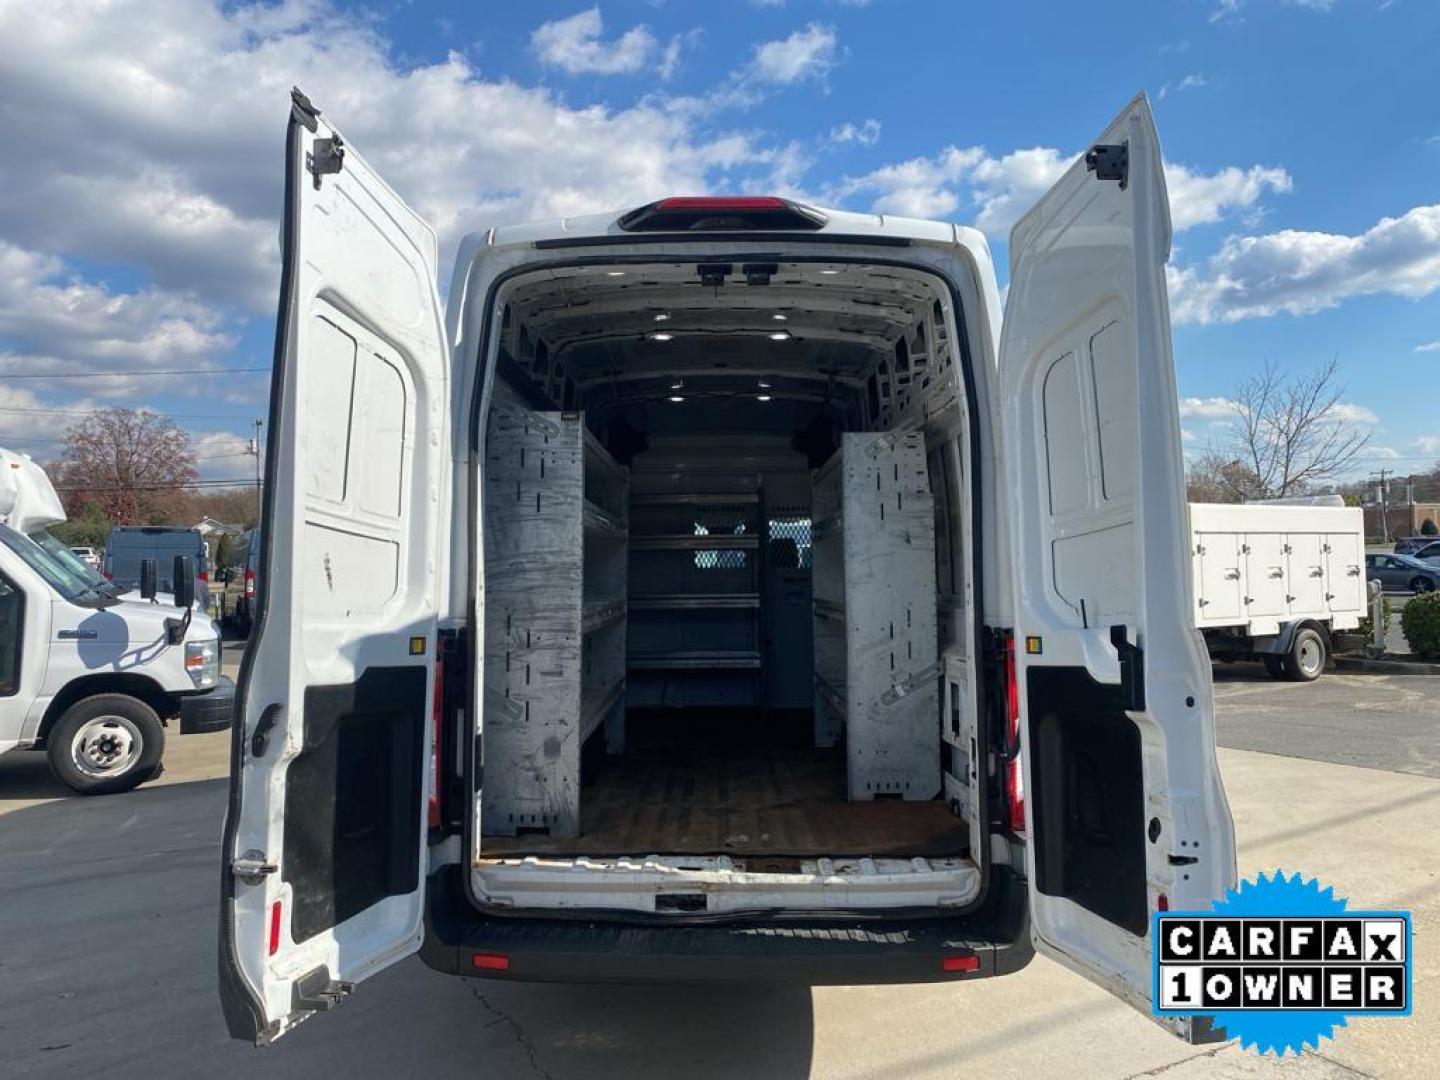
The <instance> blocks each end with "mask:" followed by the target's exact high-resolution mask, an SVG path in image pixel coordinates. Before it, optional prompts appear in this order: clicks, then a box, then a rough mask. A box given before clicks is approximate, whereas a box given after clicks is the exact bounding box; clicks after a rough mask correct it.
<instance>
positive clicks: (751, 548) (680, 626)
mask: <svg viewBox="0 0 1440 1080" xmlns="http://www.w3.org/2000/svg"><path fill="white" fill-rule="evenodd" d="M761 516H762V515H761V501H760V495H759V492H758V491H751V492H724V493H695V492H684V493H682V492H674V493H669V492H654V491H650V492H643V493H642V492H637V493H635V494H633V495H632V496H631V499H630V522H631V526H632V532H631V537H630V545H629V547H630V582H631V584H630V597H629V612H630V617H629V650H630V651H629V655H628V659H627V666H628V668H629V671H630V673H631V679H632V681H633V680H635V679H643V680H646V683H645V685H646V686H647V687H649V688H650V689H651V690H652V691H653V693H652V694H651V695H650V697H651V698H652V699H655V700H664V701H667V702H669V701H679V702H682V703H686V704H702V703H706V701H707V700H710V699H711V698H713V695H715V694H718V695H719V697H718V698H713V700H716V701H717V702H718V701H723V702H725V703H730V704H733V703H735V702H734V700H733V691H734V689H735V679H734V675H735V673H750V675H751V677H750V678H749V679H747V680H745V682H744V683H742V684H741V685H742V686H743V685H748V687H749V689H748V690H746V691H744V693H745V694H748V696H749V703H750V704H752V705H759V704H760V703H761V693H762V687H763V682H762V679H761V650H760V646H761V628H760V577H759V575H760V554H761V550H760V549H761V530H762V521H761ZM727 676H728V682H727ZM657 680H658V681H659V682H658V683H657ZM677 680H678V681H677ZM726 687H728V688H729V690H728V691H727V690H725V688H726ZM707 695H711V697H707Z"/></svg>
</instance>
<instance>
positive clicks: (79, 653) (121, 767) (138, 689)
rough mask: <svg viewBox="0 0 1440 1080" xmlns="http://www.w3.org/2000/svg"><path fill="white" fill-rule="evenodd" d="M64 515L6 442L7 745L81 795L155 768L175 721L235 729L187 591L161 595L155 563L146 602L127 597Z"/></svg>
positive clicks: (0, 701) (214, 633)
mask: <svg viewBox="0 0 1440 1080" xmlns="http://www.w3.org/2000/svg"><path fill="white" fill-rule="evenodd" d="M64 520H65V511H64V509H63V508H62V507H61V505H60V499H59V497H58V496H57V495H56V493H55V488H54V486H53V485H52V484H51V483H50V479H49V477H47V476H46V475H45V472H44V470H42V469H41V468H40V466H39V465H37V464H36V463H35V462H34V461H32V460H31V459H30V458H29V457H28V456H27V455H25V454H20V453H16V452H14V451H10V450H5V449H0V754H6V753H9V752H11V751H16V750H29V749H35V750H44V751H45V752H46V755H47V757H48V759H49V762H50V768H51V771H52V772H53V773H54V774H55V775H56V777H57V778H59V779H60V780H61V781H63V782H64V783H65V784H67V785H69V786H70V787H71V788H73V789H74V790H76V791H78V792H80V793H82V794H86V795H97V794H110V793H114V792H120V791H128V790H130V789H131V788H134V787H135V786H136V785H138V784H141V783H144V782H145V781H146V780H149V779H150V778H151V777H153V776H156V775H158V772H159V768H160V765H161V756H162V754H163V753H164V749H165V727H166V725H167V724H171V723H174V724H175V725H176V726H177V727H178V729H179V732H180V733H181V734H199V733H203V732H210V731H220V730H223V729H224V728H226V727H228V726H229V724H230V715H231V710H232V707H233V704H234V686H233V685H232V684H231V682H230V680H229V679H227V678H225V677H224V676H222V675H221V674H220V637H219V629H218V627H216V626H215V624H214V623H213V622H211V621H210V620H209V619H207V618H205V617H204V616H203V615H202V616H201V617H200V618H194V617H193V613H192V612H191V611H190V604H191V598H190V597H187V596H185V595H183V592H184V591H185V590H182V596H181V597H180V598H179V601H178V603H179V608H178V609H177V607H176V606H175V605H176V598H175V597H174V596H166V597H165V598H164V602H163V603H162V602H159V601H160V598H159V597H158V596H157V594H156V593H155V577H156V568H155V566H154V564H153V563H151V564H150V566H149V568H148V575H149V581H148V583H147V584H146V587H145V589H144V590H143V591H144V596H143V599H141V600H135V601H131V600H125V599H121V598H120V597H119V596H118V595H117V594H118V592H119V591H120V590H119V587H117V586H115V585H113V584H112V583H111V582H108V581H106V580H105V578H103V577H102V576H101V575H100V574H99V573H98V572H97V571H96V570H94V569H93V568H92V567H89V566H87V565H85V563H84V562H82V561H81V560H80V559H79V557H78V556H76V555H75V554H74V553H73V552H72V551H71V550H70V549H69V548H67V547H66V546H65V545H64V544H62V543H61V542H60V541H59V540H58V539H56V537H55V536H54V535H52V534H51V533H50V531H49V528H48V527H49V526H50V525H54V524H58V523H59V522H62V521H64ZM137 595H139V594H137Z"/></svg>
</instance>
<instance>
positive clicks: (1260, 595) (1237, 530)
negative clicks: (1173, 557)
mask: <svg viewBox="0 0 1440 1080" xmlns="http://www.w3.org/2000/svg"><path fill="white" fill-rule="evenodd" d="M1189 512H1190V558H1191V567H1192V579H1193V581H1194V583H1195V625H1196V626H1197V627H1199V628H1200V629H1201V630H1202V631H1203V632H1204V634H1205V643H1206V645H1207V646H1208V648H1209V650H1210V655H1211V656H1212V657H1214V658H1215V659H1217V660H1250V659H1259V660H1262V661H1263V662H1264V664H1265V670H1266V671H1268V672H1269V673H1270V674H1271V675H1272V676H1273V677H1275V678H1277V679H1278V678H1285V679H1291V680H1295V681H1300V682H1309V681H1311V680H1313V679H1318V678H1319V677H1320V674H1321V672H1323V671H1324V670H1325V665H1326V662H1327V661H1328V660H1329V658H1330V653H1331V643H1332V640H1333V636H1334V634H1335V633H1336V632H1337V631H1340V630H1353V629H1354V628H1355V627H1357V626H1359V625H1360V620H1361V618H1363V617H1364V615H1365V607H1366V598H1367V596H1368V593H1367V586H1366V582H1365V519H1364V513H1363V512H1362V511H1361V510H1360V509H1358V508H1355V507H1347V506H1345V505H1344V504H1343V503H1342V502H1340V500H1339V497H1338V496H1336V497H1335V499H1334V504H1330V505H1326V504H1324V503H1321V502H1319V501H1318V500H1298V501H1292V502H1272V503H1245V504H1241V505H1227V504H1222V503H1191V504H1190V507H1189Z"/></svg>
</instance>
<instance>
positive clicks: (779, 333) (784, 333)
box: [768, 330, 790, 341]
mask: <svg viewBox="0 0 1440 1080" xmlns="http://www.w3.org/2000/svg"><path fill="white" fill-rule="evenodd" d="M768 336H769V338H770V340H771V341H789V340H790V331H789V330H776V331H775V332H774V333H773V334H770V335H768Z"/></svg>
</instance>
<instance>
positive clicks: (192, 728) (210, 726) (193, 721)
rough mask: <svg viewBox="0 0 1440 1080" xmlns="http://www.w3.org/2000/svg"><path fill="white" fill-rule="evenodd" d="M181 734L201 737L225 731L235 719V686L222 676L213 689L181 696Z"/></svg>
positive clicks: (225, 676)
mask: <svg viewBox="0 0 1440 1080" xmlns="http://www.w3.org/2000/svg"><path fill="white" fill-rule="evenodd" d="M177 696H178V697H179V699H180V734H181V735H200V734H203V733H205V732H208V731H224V730H225V729H226V728H228V727H229V726H230V724H231V722H232V721H233V720H234V717H235V684H234V683H233V682H232V681H231V680H230V677H229V676H228V675H221V676H220V678H219V679H217V680H216V682H215V685H214V687H213V688H211V689H209V690H202V691H200V692H199V693H197V694H180V695H177Z"/></svg>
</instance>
